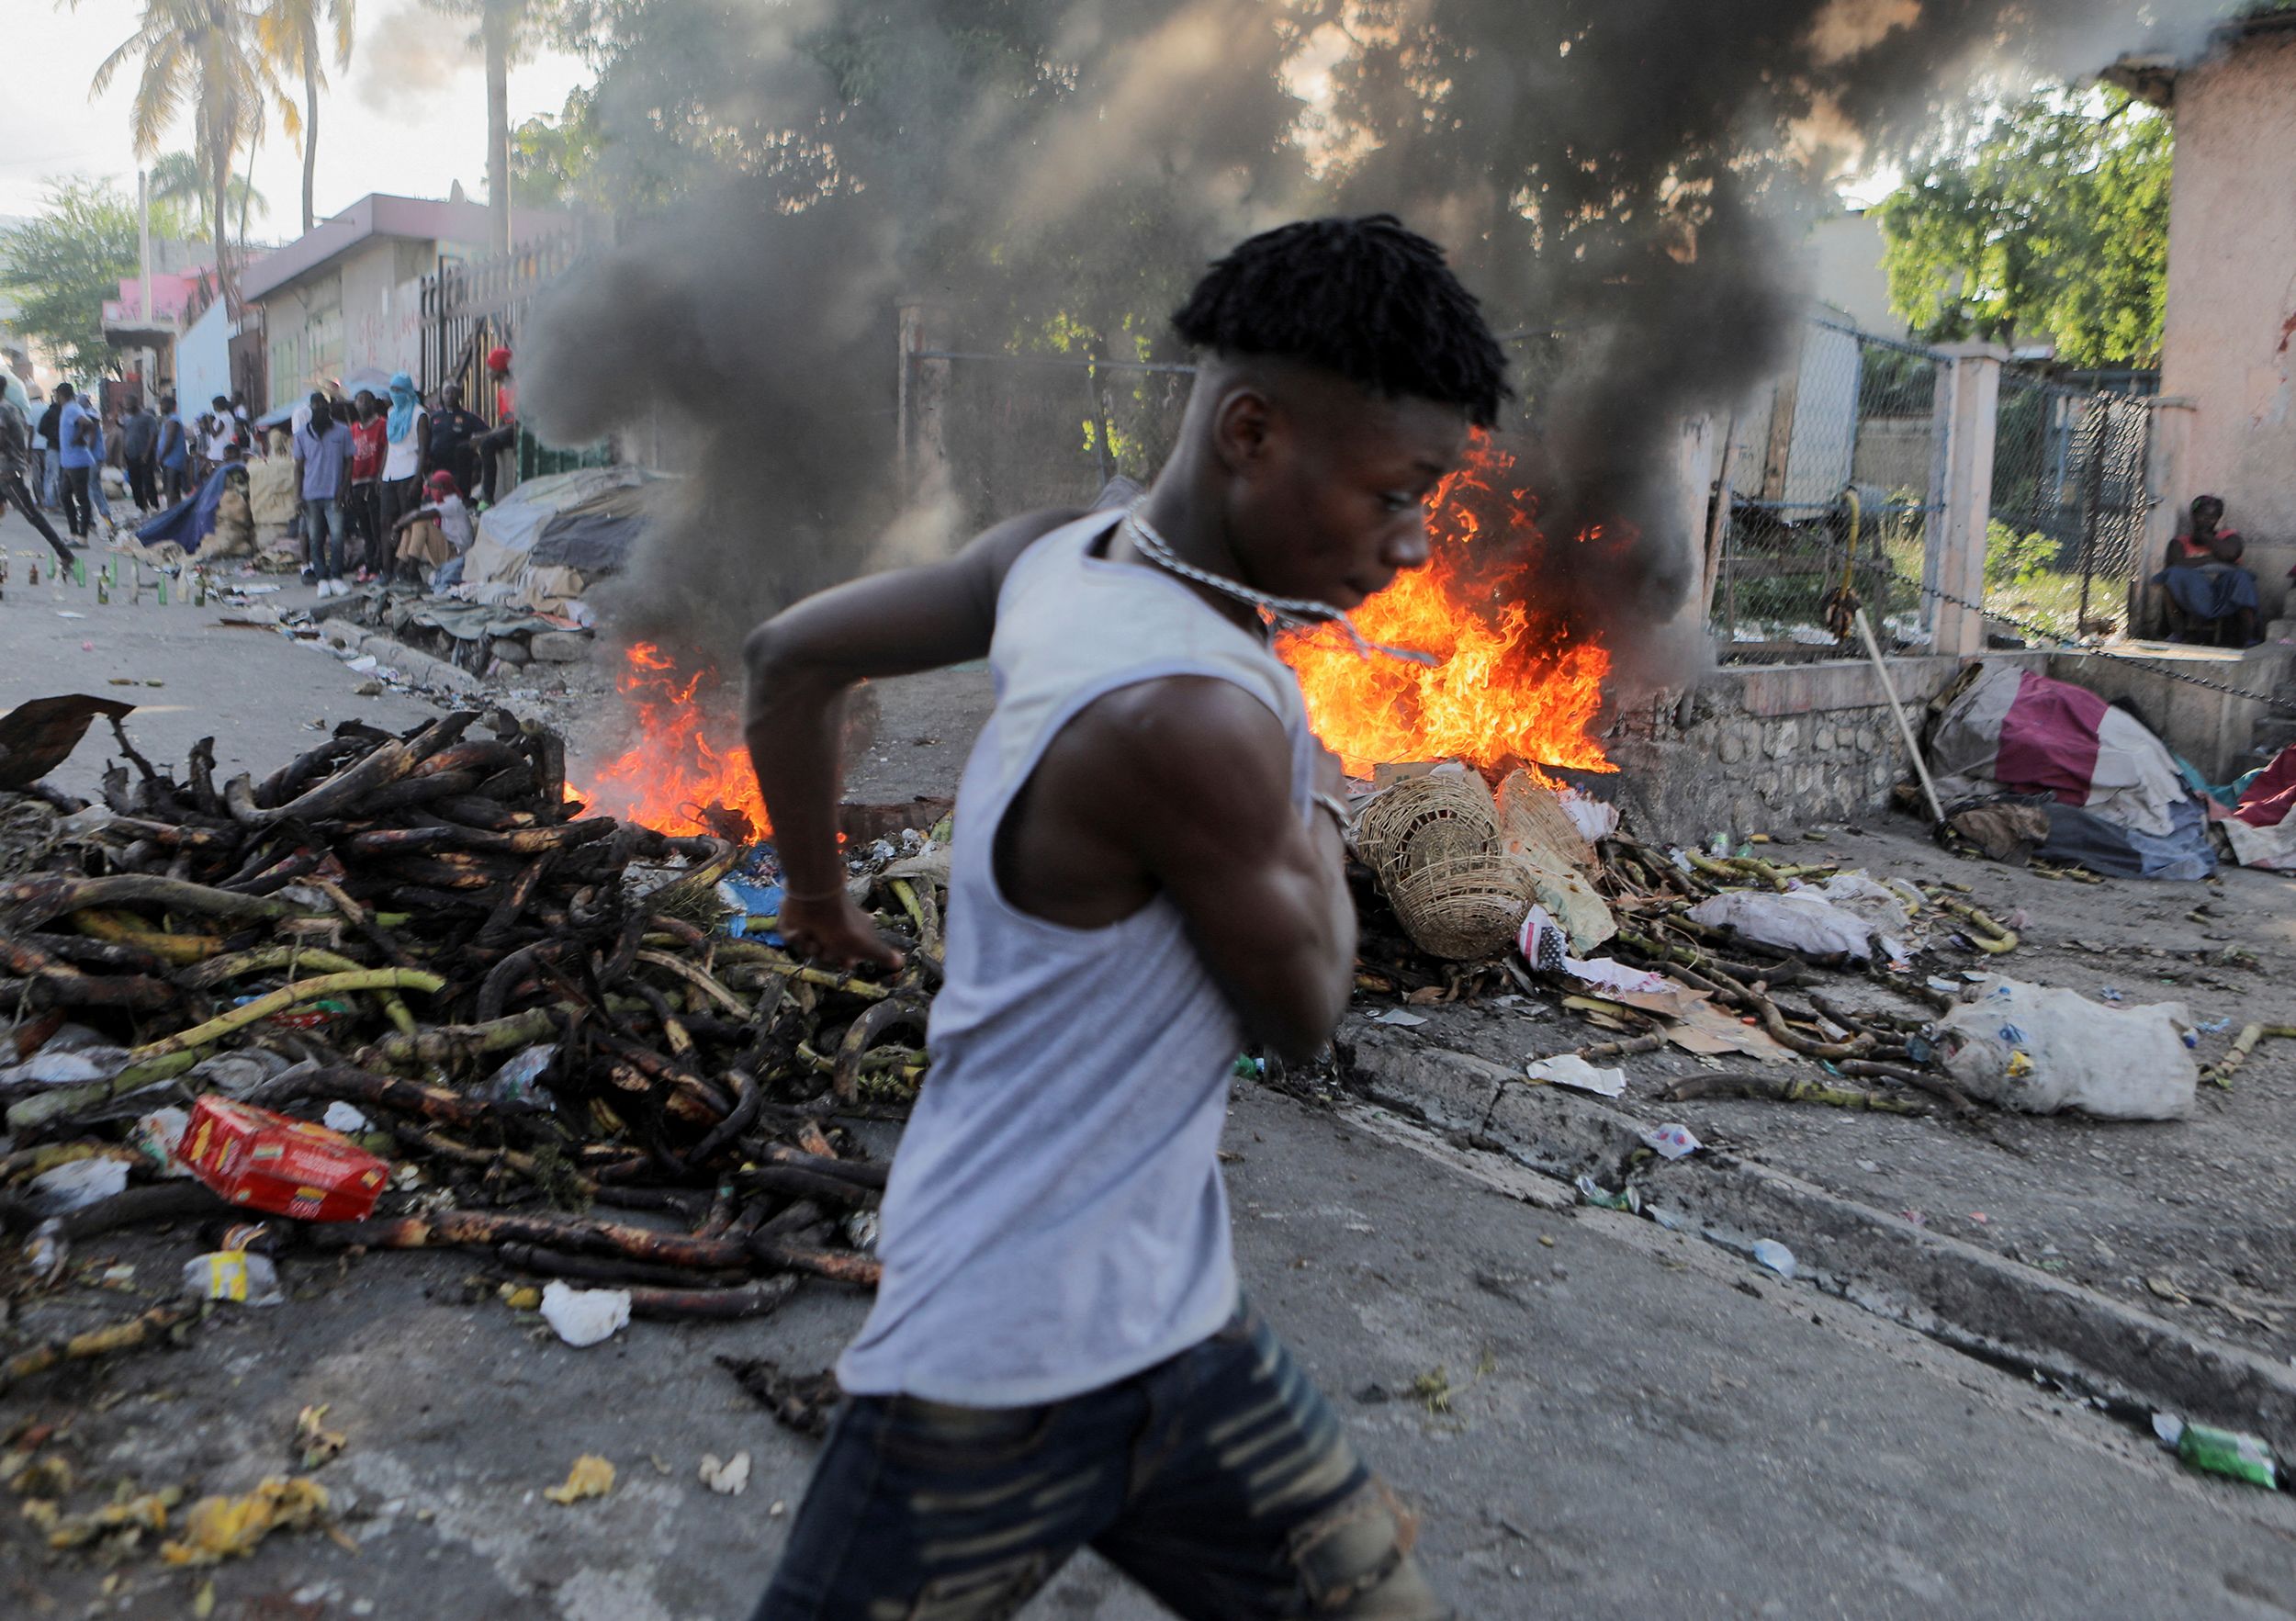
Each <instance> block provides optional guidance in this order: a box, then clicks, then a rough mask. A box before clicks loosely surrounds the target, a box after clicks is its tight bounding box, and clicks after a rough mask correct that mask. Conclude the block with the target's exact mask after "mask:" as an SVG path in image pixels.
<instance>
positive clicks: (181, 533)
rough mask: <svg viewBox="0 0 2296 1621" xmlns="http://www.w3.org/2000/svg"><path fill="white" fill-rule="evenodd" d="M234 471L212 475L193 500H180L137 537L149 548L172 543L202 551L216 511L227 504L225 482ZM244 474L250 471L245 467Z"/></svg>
mask: <svg viewBox="0 0 2296 1621" xmlns="http://www.w3.org/2000/svg"><path fill="white" fill-rule="evenodd" d="M231 470H232V468H231V465H229V464H227V465H225V466H223V467H218V468H216V469H215V471H214V472H212V473H209V474H208V476H207V478H206V479H205V480H204V481H203V482H202V483H201V484H200V486H199V488H198V489H197V490H195V491H193V492H192V496H191V499H190V500H189V501H177V502H176V503H175V504H174V506H172V507H170V508H168V509H167V511H165V512H162V513H161V514H160V515H159V516H158V517H156V518H151V519H147V520H146V521H145V522H144V523H142V524H141V526H140V527H139V528H138V529H137V530H136V538H137V539H138V540H140V541H141V542H143V544H144V545H146V546H156V545H158V544H159V543H160V542H161V541H163V540H172V541H174V543H175V544H176V545H177V546H182V547H183V548H184V550H186V551H187V552H196V551H197V550H198V549H199V543H200V542H201V541H203V540H205V539H207V538H208V535H210V534H212V533H213V532H214V529H215V510H216V508H217V507H219V506H220V505H221V504H222V502H223V480H224V479H225V478H227V477H229V476H230V474H231ZM239 470H240V472H241V473H242V474H244V473H245V472H246V469H245V468H244V467H241V468H240V469H239Z"/></svg>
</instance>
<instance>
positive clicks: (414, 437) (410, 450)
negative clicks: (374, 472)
mask: <svg viewBox="0 0 2296 1621" xmlns="http://www.w3.org/2000/svg"><path fill="white" fill-rule="evenodd" d="M421 470H422V414H421V413H420V412H417V413H416V416H415V420H414V421H413V422H410V423H408V424H407V436H406V437H405V438H404V439H393V438H391V437H389V430H388V429H385V430H384V439H383V477H384V478H390V479H399V478H413V477H414V476H415V474H416V473H418V472H420V471H421Z"/></svg>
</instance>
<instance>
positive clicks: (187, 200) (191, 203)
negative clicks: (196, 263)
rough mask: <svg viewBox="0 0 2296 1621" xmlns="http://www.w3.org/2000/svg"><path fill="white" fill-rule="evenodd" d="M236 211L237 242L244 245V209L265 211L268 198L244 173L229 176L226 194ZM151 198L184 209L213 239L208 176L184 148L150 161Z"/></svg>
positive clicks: (202, 232) (155, 203)
mask: <svg viewBox="0 0 2296 1621" xmlns="http://www.w3.org/2000/svg"><path fill="white" fill-rule="evenodd" d="M228 201H229V202H230V204H231V208H233V209H235V210H236V211H237V212H238V215H239V242H240V246H241V247H242V248H244V247H245V246H246V245H247V212H248V209H249V208H261V209H263V210H264V212H266V213H268V212H269V211H270V208H271V199H270V198H268V197H264V194H263V193H262V192H260V191H257V190H256V189H255V188H254V186H252V185H250V184H249V183H248V180H247V177H246V176H245V175H241V174H234V175H233V176H232V177H231V191H230V195H229V197H228ZM162 205H165V206H167V207H170V208H178V209H187V210H189V212H190V216H191V218H192V219H193V220H196V221H197V224H198V227H199V234H200V235H201V236H204V237H208V238H209V239H210V240H212V239H213V236H214V231H213V228H212V226H211V224H210V220H212V218H213V215H214V209H215V200H214V199H213V198H212V197H209V196H208V177H207V174H205V173H204V172H203V171H202V170H201V169H200V167H199V160H198V159H197V158H196V157H194V156H192V154H191V153H189V152H162V153H161V154H160V155H159V157H158V158H157V159H155V160H154V161H153V163H152V206H153V207H154V208H158V207H160V206H162Z"/></svg>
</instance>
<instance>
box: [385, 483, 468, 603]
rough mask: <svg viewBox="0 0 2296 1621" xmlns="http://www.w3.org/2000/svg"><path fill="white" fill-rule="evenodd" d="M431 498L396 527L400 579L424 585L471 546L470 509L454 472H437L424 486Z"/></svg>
mask: <svg viewBox="0 0 2296 1621" xmlns="http://www.w3.org/2000/svg"><path fill="white" fill-rule="evenodd" d="M423 490H424V491H425V493H427V494H428V495H429V496H430V498H431V499H430V501H428V502H427V503H425V504H424V505H422V506H419V507H417V508H415V509H414V511H412V512H409V513H407V514H405V515H404V516H403V517H401V518H400V520H399V522H398V523H396V524H395V525H393V526H392V529H391V536H392V539H393V540H394V541H395V542H396V545H397V553H396V555H397V557H398V561H399V578H400V579H401V580H410V581H411V582H413V583H415V584H418V585H419V584H422V582H424V581H426V580H431V579H432V578H433V575H435V574H436V572H437V571H438V570H439V569H440V568H444V567H445V566H446V565H447V564H448V563H451V562H454V561H456V559H458V558H460V557H462V555H463V554H464V553H465V552H467V551H468V550H469V549H470V542H471V539H472V532H471V526H470V508H469V507H468V506H467V505H466V504H465V503H464V501H463V499H462V490H461V489H460V488H459V487H458V486H457V485H456V482H455V476H454V474H452V473H449V472H446V471H445V470H443V469H442V470H441V471H439V472H435V473H433V474H432V475H431V477H430V480H429V482H428V483H426V484H425V485H424V486H423Z"/></svg>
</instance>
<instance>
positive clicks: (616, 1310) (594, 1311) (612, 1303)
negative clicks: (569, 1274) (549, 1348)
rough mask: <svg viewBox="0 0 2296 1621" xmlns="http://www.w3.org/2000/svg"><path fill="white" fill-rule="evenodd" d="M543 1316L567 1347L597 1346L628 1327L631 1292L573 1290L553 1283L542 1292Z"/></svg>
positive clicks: (554, 1281) (565, 1285) (619, 1290)
mask: <svg viewBox="0 0 2296 1621" xmlns="http://www.w3.org/2000/svg"><path fill="white" fill-rule="evenodd" d="M542 1316H543V1321H545V1322H546V1323H549V1325H550V1326H551V1327H552V1328H554V1329H556V1330H557V1335H558V1338H560V1339H562V1340H564V1341H565V1342H566V1343H567V1344H568V1345H574V1346H577V1347H580V1346H582V1345H596V1344H598V1342H599V1341H601V1340H607V1339H612V1338H613V1336H614V1335H615V1334H617V1333H619V1332H620V1331H621V1330H622V1329H624V1328H625V1327H627V1326H628V1325H629V1322H630V1292H629V1290H627V1289H574V1288H572V1287H570V1286H568V1285H567V1284H564V1283H559V1282H557V1281H556V1280H555V1279H554V1280H553V1281H552V1282H551V1283H550V1284H549V1285H548V1286H547V1287H546V1288H545V1289H543V1291H542Z"/></svg>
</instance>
